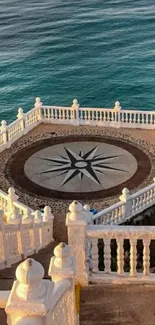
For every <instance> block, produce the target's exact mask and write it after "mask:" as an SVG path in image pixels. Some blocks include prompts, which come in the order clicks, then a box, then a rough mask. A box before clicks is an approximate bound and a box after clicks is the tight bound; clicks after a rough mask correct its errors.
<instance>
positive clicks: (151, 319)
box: [80, 284, 155, 325]
mask: <svg viewBox="0 0 155 325" xmlns="http://www.w3.org/2000/svg"><path fill="white" fill-rule="evenodd" d="M80 318H81V322H80V325H154V324H155V285H103V284H100V285H90V286H89V287H88V288H85V289H83V290H82V295H81V317H80Z"/></svg>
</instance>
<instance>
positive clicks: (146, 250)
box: [87, 225, 155, 281]
mask: <svg viewBox="0 0 155 325" xmlns="http://www.w3.org/2000/svg"><path fill="white" fill-rule="evenodd" d="M87 238H88V239H89V240H90V242H91V249H90V264H91V270H92V273H96V272H97V273H98V272H100V269H99V262H100V263H102V264H103V265H104V271H103V275H104V274H111V275H115V276H116V275H117V276H118V275H119V276H126V277H127V276H128V277H129V276H130V277H133V276H140V277H143V276H149V275H150V244H151V240H155V227H147V226H145V227H143V226H139V227H136V226H119V227H118V226H101V225H100V226H88V227H87ZM114 239H115V240H116V248H117V253H116V256H115V260H116V270H115V271H113V272H112V269H111V259H112V250H111V245H112V243H111V241H112V240H114ZM98 240H102V241H103V251H102V253H100V254H99V247H98ZM125 240H128V241H129V243H130V245H129V246H130V249H129V250H127V257H128V258H129V269H130V270H129V271H128V272H127V271H126V272H125V270H124V268H125V258H126V251H125ZM138 240H142V243H143V258H142V260H141V262H142V265H141V270H137V255H138V249H137V241H138ZM125 273H126V274H125ZM151 279H152V280H154V281H155V275H153V274H152V275H151Z"/></svg>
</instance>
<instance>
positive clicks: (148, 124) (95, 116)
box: [0, 97, 155, 152]
mask: <svg viewBox="0 0 155 325" xmlns="http://www.w3.org/2000/svg"><path fill="white" fill-rule="evenodd" d="M46 122H48V123H57V124H68V123H69V124H72V125H92V126H105V127H106V126H107V127H116V128H121V127H127V128H143V129H154V128H155V114H154V112H153V111H142V110H140V111H134V110H123V109H121V106H120V103H119V102H116V103H115V106H114V108H113V109H112V108H110V109H109V108H87V107H86V108H85V107H79V104H78V101H77V100H76V99H74V100H73V104H72V106H71V107H60V106H44V105H42V102H41V101H40V98H39V97H37V98H36V102H35V105H34V108H32V109H31V110H30V111H28V112H27V113H24V112H23V109H22V108H19V109H18V114H17V120H15V121H14V122H12V123H11V124H10V125H7V122H6V121H4V120H3V121H2V122H1V128H0V130H1V131H0V152H1V151H3V150H4V149H6V148H9V147H10V146H11V145H12V143H14V142H15V141H16V140H17V139H19V138H20V137H22V136H23V135H24V134H26V133H27V132H29V131H30V130H32V129H33V128H35V127H36V126H37V125H39V124H40V123H46Z"/></svg>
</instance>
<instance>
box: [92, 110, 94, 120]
mask: <svg viewBox="0 0 155 325" xmlns="http://www.w3.org/2000/svg"><path fill="white" fill-rule="evenodd" d="M92 121H94V111H92Z"/></svg>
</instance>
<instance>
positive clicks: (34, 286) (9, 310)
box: [5, 258, 54, 325]
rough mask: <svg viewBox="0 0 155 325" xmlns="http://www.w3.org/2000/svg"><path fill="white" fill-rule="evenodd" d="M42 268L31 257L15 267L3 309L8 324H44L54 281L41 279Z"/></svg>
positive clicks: (42, 274)
mask: <svg viewBox="0 0 155 325" xmlns="http://www.w3.org/2000/svg"><path fill="white" fill-rule="evenodd" d="M43 276H44V269H43V267H42V265H41V264H40V263H38V262H37V261H35V260H34V259H33V258H28V259H27V260H25V261H24V262H22V263H21V264H20V265H19V266H18V267H17V269H16V278H17V280H16V281H14V284H13V287H12V290H11V293H10V296H9V299H8V302H7V305H6V308H5V311H6V314H7V322H8V325H27V324H29V325H31V324H32V325H45V324H46V315H47V314H48V312H49V308H50V303H51V301H52V295H53V288H54V283H53V282H51V281H50V280H42V279H43Z"/></svg>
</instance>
